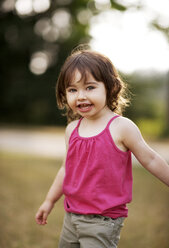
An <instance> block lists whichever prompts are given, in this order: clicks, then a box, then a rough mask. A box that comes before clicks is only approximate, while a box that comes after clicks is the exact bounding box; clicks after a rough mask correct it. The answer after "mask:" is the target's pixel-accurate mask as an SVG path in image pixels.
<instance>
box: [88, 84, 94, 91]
mask: <svg viewBox="0 0 169 248" xmlns="http://www.w3.org/2000/svg"><path fill="white" fill-rule="evenodd" d="M93 89H95V87H94V86H92V85H90V86H88V87H87V90H93Z"/></svg>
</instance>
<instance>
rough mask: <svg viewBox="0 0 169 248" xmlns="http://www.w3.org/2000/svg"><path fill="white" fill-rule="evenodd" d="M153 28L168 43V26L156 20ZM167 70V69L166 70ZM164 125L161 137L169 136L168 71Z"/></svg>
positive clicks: (168, 76)
mask: <svg viewBox="0 0 169 248" xmlns="http://www.w3.org/2000/svg"><path fill="white" fill-rule="evenodd" d="M151 25H152V26H153V27H154V28H156V29H157V30H159V31H160V32H161V33H162V34H163V35H164V36H165V37H166V39H167V41H168V42H169V26H168V25H165V26H164V25H162V24H160V21H159V20H158V18H157V19H155V20H154V21H153V22H152V24H151ZM168 70H169V68H168ZM165 86H166V107H165V109H166V125H165V130H164V133H163V135H164V136H167V137H168V136H169V71H168V73H167V76H166V84H165Z"/></svg>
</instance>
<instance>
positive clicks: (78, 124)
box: [76, 118, 83, 128]
mask: <svg viewBox="0 0 169 248" xmlns="http://www.w3.org/2000/svg"><path fill="white" fill-rule="evenodd" d="M82 119H83V118H80V119H79V121H78V123H77V126H76V128H78V127H79V126H80V123H81V121H82Z"/></svg>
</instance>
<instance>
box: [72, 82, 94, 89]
mask: <svg viewBox="0 0 169 248" xmlns="http://www.w3.org/2000/svg"><path fill="white" fill-rule="evenodd" d="M78 82H79V81H78ZM78 82H75V83H70V84H69V85H68V87H67V88H69V87H75V86H76V83H78ZM84 84H85V85H89V84H95V85H98V82H96V81H87V82H84Z"/></svg>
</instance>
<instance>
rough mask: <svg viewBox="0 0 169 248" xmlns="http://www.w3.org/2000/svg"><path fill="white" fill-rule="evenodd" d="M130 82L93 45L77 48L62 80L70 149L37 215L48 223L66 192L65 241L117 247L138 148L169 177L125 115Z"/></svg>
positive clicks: (62, 246)
mask: <svg viewBox="0 0 169 248" xmlns="http://www.w3.org/2000/svg"><path fill="white" fill-rule="evenodd" d="M125 95H126V94H125V85H124V83H123V82H122V80H121V79H120V77H119V75H118V73H117V71H116V69H115V68H114V66H113V64H112V63H111V61H110V60H109V59H108V58H107V57H105V56H103V55H101V54H99V53H97V52H93V51H90V50H81V51H76V52H74V53H73V54H72V55H71V56H69V57H68V58H67V60H66V61H65V63H64V65H63V67H62V69H61V72H60V75H59V78H58V82H57V101H58V105H59V107H60V108H65V109H66V111H67V116H68V119H69V121H70V123H69V124H68V126H67V128H66V135H65V137H66V146H67V156H66V159H65V161H64V162H63V165H62V167H61V168H60V170H59V172H58V174H57V176H56V178H55V180H54V182H53V184H52V186H51V188H50V190H49V192H48V194H47V196H46V199H45V201H44V203H43V204H42V205H41V207H40V208H39V210H38V212H37V214H36V222H37V223H38V224H40V225H44V224H46V223H47V216H48V215H49V213H50V212H51V210H52V208H53V207H54V204H55V202H56V201H58V199H59V198H60V197H61V196H62V195H63V194H64V196H65V200H64V208H65V211H66V214H65V219H64V225H63V230H62V234H61V238H60V243H59V248H68V247H72V248H73V247H80V248H95V247H97V248H110V247H112V248H115V247H117V244H118V241H119V237H120V230H121V227H122V226H123V221H124V219H125V218H126V217H127V215H128V210H127V207H126V204H127V203H129V202H131V200H132V164H131V152H132V153H133V154H134V155H135V157H136V158H137V159H138V161H139V162H140V163H141V164H142V165H143V166H144V167H145V168H146V169H147V170H148V171H150V172H151V173H152V174H153V175H155V176H156V177H157V178H159V179H160V180H161V181H162V182H164V183H165V184H167V185H169V166H168V164H167V163H166V162H165V161H164V160H163V159H162V158H161V157H160V156H159V155H158V154H157V153H156V152H155V151H153V150H152V149H151V148H150V147H149V146H148V145H147V144H146V143H145V141H144V140H143V137H142V136H141V133H140V131H139V129H138V128H137V126H136V125H135V124H134V123H133V122H132V121H130V120H129V119H127V118H124V117H122V116H121V112H122V109H123V108H124V107H125V106H126V105H127V102H128V101H127V99H126V97H125Z"/></svg>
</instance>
